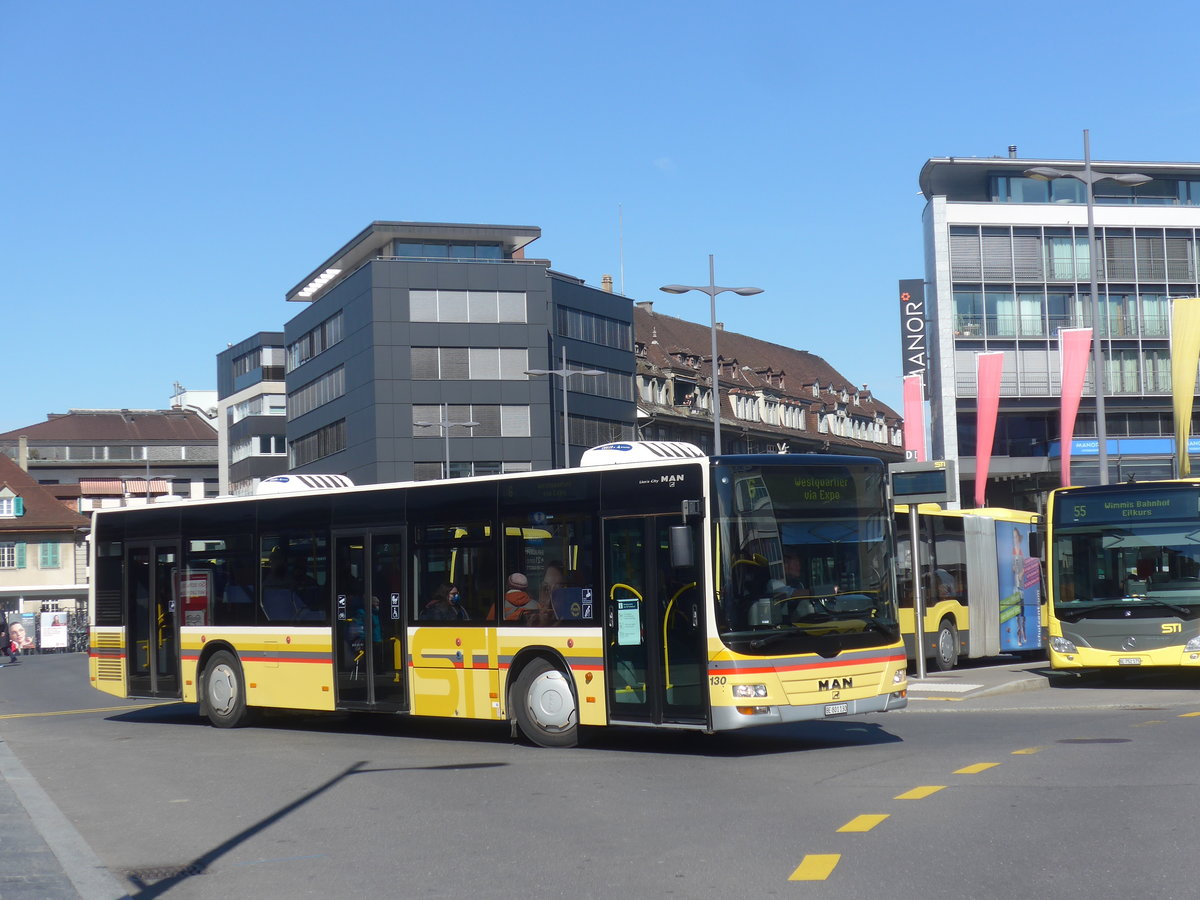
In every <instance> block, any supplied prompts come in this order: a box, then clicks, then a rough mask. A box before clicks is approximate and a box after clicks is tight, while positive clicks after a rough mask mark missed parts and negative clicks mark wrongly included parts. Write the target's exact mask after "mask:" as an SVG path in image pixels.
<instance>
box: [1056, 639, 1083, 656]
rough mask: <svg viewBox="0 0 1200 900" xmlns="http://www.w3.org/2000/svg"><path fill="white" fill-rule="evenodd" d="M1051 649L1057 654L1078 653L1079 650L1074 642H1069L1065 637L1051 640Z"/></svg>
mask: <svg viewBox="0 0 1200 900" xmlns="http://www.w3.org/2000/svg"><path fill="white" fill-rule="evenodd" d="M1050 649H1051V650H1053V651H1054V652H1055V653H1078V652H1079V648H1078V647H1076V646H1075V644H1074V642H1073V641H1068V640H1067V639H1066V638H1065V637H1052V638H1050Z"/></svg>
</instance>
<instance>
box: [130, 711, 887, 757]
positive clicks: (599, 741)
mask: <svg viewBox="0 0 1200 900" xmlns="http://www.w3.org/2000/svg"><path fill="white" fill-rule="evenodd" d="M198 709H199V708H198V707H197V705H196V704H194V703H169V704H164V705H161V706H150V707H143V708H140V709H135V710H130V711H129V712H122V713H117V714H115V715H112V716H108V717H107V718H108V720H109V721H111V722H126V723H130V724H149V723H155V724H160V725H188V726H196V725H202V726H205V727H208V720H207V719H204V718H203V717H201V716H200V714H199V711H198ZM248 727H252V728H257V729H262V730H270V731H283V732H288V731H301V732H306V733H311V734H358V735H377V736H380V737H394V738H397V739H403V738H412V739H415V740H424V741H454V742H470V743H476V744H492V745H499V744H503V745H511V744H514V743H518V744H522V745H524V746H527V747H528V748H529V750H530V751H531V752H539V748H535V747H533V745H531V744H524V742H523V741H521V740H519V739H514V738H513V736H512V731H511V728H510V726H509V724H508V723H507V722H480V721H474V720H448V719H429V718H424V717H418V716H413V717H410V716H397V715H382V714H381V715H372V714H369V713H346V712H338V713H317V714H314V713H300V712H288V711H277V712H273V711H268V712H265V713H263V714H261V715H260V716H259V718H258V720H257V721H256V722H255V723H254V725H252V726H248ZM899 741H900V738H898V737H896V736H895V735H893V734H892V733H891V732H889V731H888V730H887V729H886V728H885V727H884V726H883V725H882V724H881V723H879V722H877V721H870V720H864V719H853V718H847V719H837V720H824V721H815V722H798V723H795V724H792V725H776V726H769V727H765V728H747V729H744V730H741V731H729V732H722V733H719V734H704V733H702V732H698V731H685V730H680V729H672V728H645V729H642V728H636V727H622V726H612V727H608V728H588V727H585V728H583V729H582V730H581V732H580V746H581V747H582V748H584V749H586V750H596V751H602V752H622V753H658V754H670V755H677V756H703V757H715V758H725V757H752V756H769V755H773V754H778V753H797V752H803V751H806V750H829V749H837V748H844V747H856V746H872V745H877V744H891V743H898V742H899ZM540 752H553V751H545V750H543V751H540ZM566 752H571V751H566Z"/></svg>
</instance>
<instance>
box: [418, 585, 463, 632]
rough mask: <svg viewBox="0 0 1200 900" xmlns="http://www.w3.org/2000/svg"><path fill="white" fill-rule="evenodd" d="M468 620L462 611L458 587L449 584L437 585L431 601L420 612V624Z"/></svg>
mask: <svg viewBox="0 0 1200 900" xmlns="http://www.w3.org/2000/svg"><path fill="white" fill-rule="evenodd" d="M468 618H470V617H469V616H468V615H467V611H466V610H465V609H463V606H462V600H461V598H460V596H459V593H458V587H457V586H455V585H453V584H450V583H449V582H446V583H443V584H440V585H438V587H437V590H435V591H434V592H433V599H432V600H430V601H429V602H428V603H427V604H425V608H424V609H423V610H421V616H420V619H421V621H422V622H454V621H463V620H466V619H468Z"/></svg>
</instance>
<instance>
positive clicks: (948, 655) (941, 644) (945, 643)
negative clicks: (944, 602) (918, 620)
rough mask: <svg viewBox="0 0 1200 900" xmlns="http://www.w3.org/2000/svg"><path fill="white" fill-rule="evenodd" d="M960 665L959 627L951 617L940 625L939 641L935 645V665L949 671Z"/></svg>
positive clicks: (943, 620) (941, 670)
mask: <svg viewBox="0 0 1200 900" xmlns="http://www.w3.org/2000/svg"><path fill="white" fill-rule="evenodd" d="M956 665H958V629H957V628H955V627H954V623H953V622H951V621H950V620H949V619H942V622H941V624H940V625H938V633H937V642H936V643H935V644H934V645H933V667H934V668H935V669H937V670H938V671H939V672H949V671H950V670H951V669H953V668H954V667H955V666H956Z"/></svg>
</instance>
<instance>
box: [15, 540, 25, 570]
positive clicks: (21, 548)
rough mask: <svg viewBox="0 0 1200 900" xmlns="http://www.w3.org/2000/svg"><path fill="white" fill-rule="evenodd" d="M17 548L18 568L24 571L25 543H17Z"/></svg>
mask: <svg viewBox="0 0 1200 900" xmlns="http://www.w3.org/2000/svg"><path fill="white" fill-rule="evenodd" d="M15 546H16V550H17V568H18V569H23V568H25V542H24V541H17V543H16V545H15Z"/></svg>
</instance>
